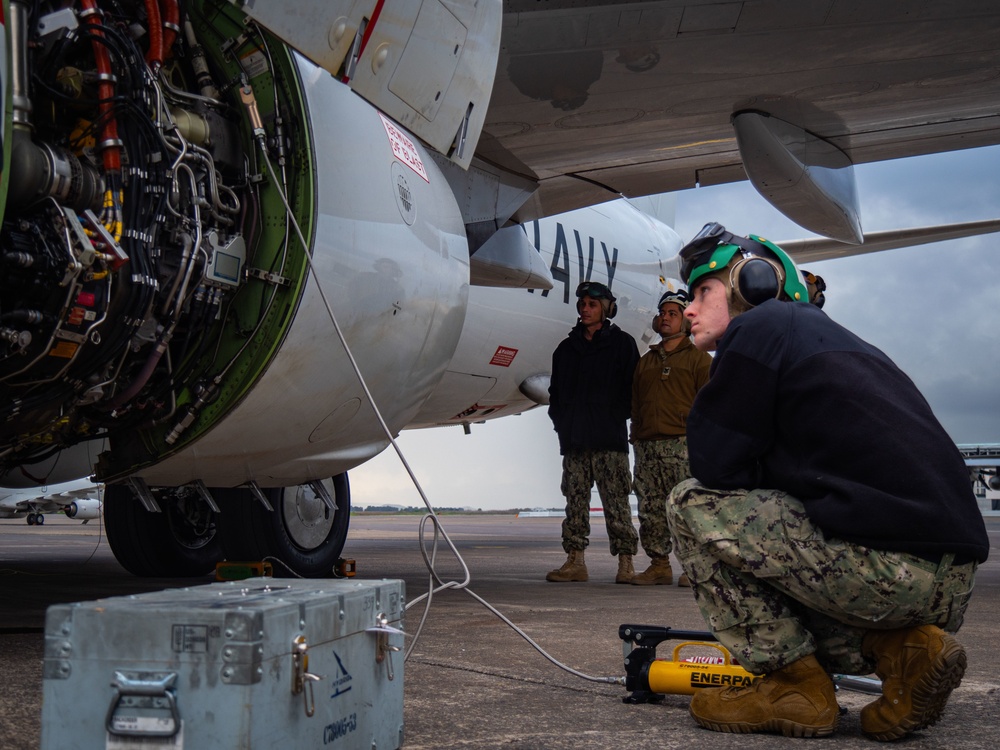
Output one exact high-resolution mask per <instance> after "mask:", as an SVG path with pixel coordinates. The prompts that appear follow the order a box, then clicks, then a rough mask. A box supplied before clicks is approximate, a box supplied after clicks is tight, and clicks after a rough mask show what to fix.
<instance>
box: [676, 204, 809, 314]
mask: <svg viewBox="0 0 1000 750" xmlns="http://www.w3.org/2000/svg"><path fill="white" fill-rule="evenodd" d="M738 252H739V253H742V255H743V257H744V259H745V260H749V259H751V258H761V259H763V260H765V261H769V264H777V266H778V267H780V269H781V271H782V273H781V274H780V275H781V276H782V277H784V278H783V279H774V278H772V279H771V282H772V287H773V290H774V293H773V294H771V295H767V296H769V297H777V296H779V295H778V291H779V290H778V284H781V289H780V291H783V292H784V293H785V295H786V296H787V297H788V299H789V300H792V301H793V302H806V303H808V302H809V290H808V288H807V287H806V285H805V284H804V283H803V282H802V275H801V274H800V273H799V271H798V269H797V268H796V267H795V263H794V262H793V261H792V259H791V258H790V257H788V254H787V253H785V251H784V250H782V249H781V248H780V247H778V246H777V245H775V244H774V243H773V242H771V241H770V240H766V239H764V238H763V237H758V236H757V235H753V234H751V235H750V236H749V237H737V236H736V235H734V234H732V233H731V232H728V231H726V228H725V227H724V226H722V225H721V224H716V223H710V224H706V225H705V226H704V227H702V230H701V231H700V232H698V234H697V235H695V237H694V239H692V240H691V241H690V242H689V243H688V244H687V245H685V246H684V247H683V248H681V251H680V261H681V278H682V279H683V280H684V283H686V284H687V285H688V288H689V289H690V288H692V287H693V286H694V283H695V282H696V281H697V280H698V279H700V278H701V277H702V276H707V275H708V274H710V273H716V272H717V271H721V270H722V269H723V268H725V267H726V266H727V265H729V263H730V261H732V259H733V256H734V255H736V253H738ZM748 270H749V269H748ZM740 275H741V276H743V274H740ZM765 276H766V273H765ZM733 281H734V286H737V287H738V285H739V283H740V279H739V278H734V280H733ZM744 286H747V287H749V286H750V285H749V284H747V285H744ZM737 291H740V290H739V289H738V288H737ZM743 291H744V292H749V291H750V290H749V289H744V290H743ZM741 296H744V297H745V298H746V299H747V301H748V302H750V303H751V304H753V305H757V304H760V303H761V302H763V301H764V299H762V298H760V297H759V296H756V295H754V294H744V293H742V292H741Z"/></svg>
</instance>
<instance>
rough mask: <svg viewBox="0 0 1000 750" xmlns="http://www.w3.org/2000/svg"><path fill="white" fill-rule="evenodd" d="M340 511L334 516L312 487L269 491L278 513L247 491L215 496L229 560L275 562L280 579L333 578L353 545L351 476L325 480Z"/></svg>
mask: <svg viewBox="0 0 1000 750" xmlns="http://www.w3.org/2000/svg"><path fill="white" fill-rule="evenodd" d="M323 484H324V485H325V486H326V488H327V491H328V492H329V493H330V496H331V497H332V498H333V499H334V501H335V502H336V505H337V510H336V511H332V510H330V508H328V507H327V505H326V503H324V502H323V500H322V499H321V498H320V497H318V496H317V495H316V493H315V492H314V491H313V489H312V488H311V487H310V486H308V485H300V486H298V487H283V488H282V487H276V488H272V489H266V490H264V494H265V495H266V496H267V499H268V502H269V503H270V504H271V507H272V508H274V510H273V511H269V510H267V508H265V507H264V505H263V503H261V502H260V500H258V499H257V498H256V497H255V496H254V495H253V493H252V492H251V491H250V490H249V489H247V488H245V487H234V488H232V489H216V490H214V491H213V495H214V497H215V500H216V502H217V503H218V505H219V509H220V510H221V511H222V517H221V519H220V520H219V523H218V527H219V530H220V536H221V539H222V547H223V549H224V550H225V553H226V559H228V560H263V559H265V558H273V559H272V560H271V563H272V565H273V566H274V574H275V575H276V576H283V577H288V576H295V575H298V576H302V577H303V578H323V577H327V576H331V575H333V571H334V568H335V567H336V565H337V560H339V559H340V553H341V552H342V551H343V549H344V543H345V542H346V541H347V529H348V526H349V525H350V522H351V491H350V485H349V484H348V481H347V474H346V473H345V474H338V475H337V476H335V477H333V478H332V479H327V480H324V482H323Z"/></svg>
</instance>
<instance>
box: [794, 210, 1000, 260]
mask: <svg viewBox="0 0 1000 750" xmlns="http://www.w3.org/2000/svg"><path fill="white" fill-rule="evenodd" d="M991 232H1000V219H987V220H985V221H967V222H963V223H960V224H941V225H938V226H932V227H914V228H912V229H890V230H886V231H883V232H868V233H866V234H865V236H864V244H861V245H850V244H845V243H843V242H838V241H837V240H831V239H827V238H825V237H814V238H808V239H797V240H783V241H778V240H775V241H776V242H777V243H778V246H779V247H780V248H781V249H782V250H785V251H786V252H787V253H788V254H789V255H791V256H792V258H794V259H795V262H796V263H798V264H800V265H801V264H804V263H806V264H807V263H815V262H817V261H820V260H829V259H831V258H846V257H848V256H850V255H863V254H865V253H876V252H879V251H882V250H895V249H896V248H900V247H910V246H915V245H926V244H928V243H931V242H943V241H945V240H955V239H959V238H960V237H972V236H975V235H979V234H990V233H991Z"/></svg>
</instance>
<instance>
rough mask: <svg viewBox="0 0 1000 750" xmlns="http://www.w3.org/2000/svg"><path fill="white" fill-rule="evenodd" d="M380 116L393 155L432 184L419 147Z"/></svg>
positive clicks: (379, 114) (390, 122) (383, 116)
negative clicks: (418, 149)
mask: <svg viewBox="0 0 1000 750" xmlns="http://www.w3.org/2000/svg"><path fill="white" fill-rule="evenodd" d="M378 116H379V117H381V118H382V125H383V126H384V127H385V133H386V135H388V136H389V145H390V146H391V147H392V155H393V156H395V157H396V158H397V159H399V160H400V161H401V162H403V164H405V165H406V166H408V167H409V168H410V169H412V170H413V171H414V172H416V173H417V174H418V175H420V176H421V177H423V178H424V182H430V180H429V179H428V178H427V170H426V169H424V162H423V160H422V159H421V158H420V153H419V152H418V151H417V147H416V146H415V145H414V143H413V141H411V140H410V138H409V136H407V135H406V133H404V132H403V131H402V130H400V129H399V128H398V127H397V126H396V125H395V124H394V123H393V122H392V120H390V119H389V118H387V117H386V116H385V115H383V114H382V113H381V112H379V113H378Z"/></svg>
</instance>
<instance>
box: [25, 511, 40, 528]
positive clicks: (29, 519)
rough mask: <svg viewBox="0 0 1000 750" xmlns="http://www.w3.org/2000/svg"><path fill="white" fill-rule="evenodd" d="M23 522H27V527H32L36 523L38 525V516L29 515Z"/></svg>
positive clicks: (35, 514)
mask: <svg viewBox="0 0 1000 750" xmlns="http://www.w3.org/2000/svg"><path fill="white" fill-rule="evenodd" d="M24 520H26V521H27V522H28V526H34V525H35V524H36V523H38V514H37V513H29V514H28V515H27V517H26V518H25V519H24Z"/></svg>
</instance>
